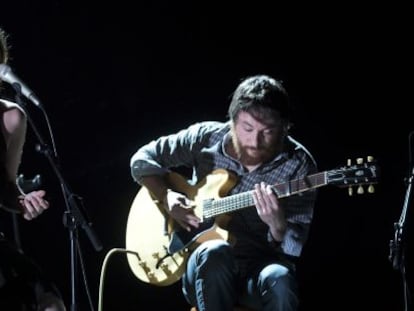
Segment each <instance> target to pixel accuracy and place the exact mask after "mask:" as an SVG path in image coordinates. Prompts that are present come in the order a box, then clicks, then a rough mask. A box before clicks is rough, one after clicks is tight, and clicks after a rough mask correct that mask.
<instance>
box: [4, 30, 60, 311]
mask: <svg viewBox="0 0 414 311" xmlns="http://www.w3.org/2000/svg"><path fill="white" fill-rule="evenodd" d="M6 39H7V35H6V33H5V32H4V31H3V30H2V29H1V28H0V64H1V65H2V67H1V70H2V73H1V75H0V77H1V79H0V91H2V90H3V89H2V87H3V86H2V85H1V81H2V80H4V81H6V82H9V83H10V81H7V80H6V78H7V77H8V78H10V77H14V75H11V71H8V69H9V67H8V66H7V65H6V63H7V61H8V57H9V54H8V53H9V49H8V45H7V40H6ZM6 69H7V70H6ZM5 70H6V71H5ZM5 77H6V78H5ZM15 82H16V81H15ZM17 82H18V83H19V81H17ZM13 83H14V82H13ZM20 88H21V92H22V94H23V95H25V96H26V97H28V98H29V99H32V100H33V97H30V94H32V92H30V90H29V89H28V88H27V87H26V86H25V85H24V84H21V85H20ZM28 90H29V93H27V92H28ZM34 98H35V97H34ZM35 99H36V98H35ZM0 123H1V125H0V128H1V135H0V136H1V137H0V310H27V311H35V310H36V311H37V310H42V311H65V310H66V308H65V305H64V303H63V300H62V298H61V295H60V293H59V291H58V289H57V288H56V286H55V285H54V284H53V283H52V282H50V281H49V280H47V279H45V277H44V275H43V274H42V272H41V269H40V268H39V267H38V265H37V264H36V263H34V262H33V261H32V260H31V259H30V258H28V257H27V256H26V255H25V254H24V253H23V251H22V250H21V249H19V248H18V247H17V246H16V245H15V244H14V243H13V242H12V241H11V240H10V239H9V238H8V236H6V235H5V233H4V232H2V230H3V228H2V227H3V224H4V223H5V221H7V220H11V217H10V215H9V214H10V213H14V214H19V215H21V217H23V218H24V219H26V220H32V219H34V218H36V217H38V216H39V215H41V214H42V213H43V212H44V211H45V210H47V209H48V208H49V202H48V201H47V200H46V199H45V195H46V192H45V191H44V190H34V191H31V192H29V193H24V192H23V191H22V189H20V188H19V187H18V186H17V183H16V178H17V173H18V169H19V164H20V161H21V158H22V152H23V145H24V142H25V137H26V128H27V120H26V116H25V113H24V111H23V110H22V109H21V108H20V107H19V105H17V104H16V103H14V102H12V101H10V100H7V99H0ZM4 227H5V226H4Z"/></svg>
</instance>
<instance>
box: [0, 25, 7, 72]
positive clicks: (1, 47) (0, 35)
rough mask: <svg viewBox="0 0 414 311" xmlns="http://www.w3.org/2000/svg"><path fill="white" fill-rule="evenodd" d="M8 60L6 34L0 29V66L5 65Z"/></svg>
mask: <svg viewBox="0 0 414 311" xmlns="http://www.w3.org/2000/svg"><path fill="white" fill-rule="evenodd" d="M8 58H9V46H8V45H7V34H6V32H5V31H4V30H3V29H1V28H0V64H3V63H7V60H8Z"/></svg>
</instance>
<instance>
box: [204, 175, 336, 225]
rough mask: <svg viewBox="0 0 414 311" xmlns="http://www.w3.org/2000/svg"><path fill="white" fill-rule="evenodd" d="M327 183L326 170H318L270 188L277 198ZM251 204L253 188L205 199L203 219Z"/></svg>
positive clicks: (252, 203)
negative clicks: (318, 171)
mask: <svg viewBox="0 0 414 311" xmlns="http://www.w3.org/2000/svg"><path fill="white" fill-rule="evenodd" d="M327 184H328V180H327V172H320V173H317V174H313V175H308V176H306V177H304V178H299V179H295V180H291V181H288V182H285V183H281V184H277V185H273V186H272V189H273V191H274V192H275V194H276V195H277V197H278V198H285V197H288V196H291V195H294V194H298V193H301V192H305V191H308V190H311V189H316V188H319V187H322V186H325V185H327ZM253 205H254V201H253V190H251V191H247V192H243V193H239V194H234V195H230V196H227V197H224V198H219V199H211V200H206V201H205V202H204V204H203V216H204V218H205V219H208V218H212V217H215V216H218V215H221V214H225V213H230V212H234V211H237V210H240V209H243V208H246V207H249V206H253Z"/></svg>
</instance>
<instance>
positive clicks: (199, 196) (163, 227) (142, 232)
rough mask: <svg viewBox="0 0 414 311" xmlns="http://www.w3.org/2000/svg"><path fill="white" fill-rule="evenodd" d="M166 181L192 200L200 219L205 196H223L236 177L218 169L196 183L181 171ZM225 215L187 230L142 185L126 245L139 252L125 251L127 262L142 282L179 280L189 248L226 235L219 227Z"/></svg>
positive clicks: (207, 197) (132, 210) (131, 213)
mask: <svg viewBox="0 0 414 311" xmlns="http://www.w3.org/2000/svg"><path fill="white" fill-rule="evenodd" d="M167 178H168V181H169V184H170V185H172V187H171V188H173V189H174V190H175V191H178V192H182V193H184V194H186V195H187V197H188V198H189V199H190V200H192V201H193V202H194V213H195V214H196V215H197V216H198V217H199V218H200V219H201V220H203V205H202V202H203V200H205V199H210V198H211V199H216V198H219V197H223V196H225V195H226V194H227V193H228V191H229V190H230V189H231V188H232V187H234V185H235V183H236V178H235V177H234V176H233V175H231V174H230V173H229V172H227V171H226V170H222V169H218V170H215V171H213V172H212V173H211V174H209V175H208V176H207V177H206V178H205V179H204V180H202V181H201V182H200V183H198V184H197V185H195V186H192V185H190V184H189V183H188V182H187V181H186V180H185V179H184V178H183V177H182V176H181V175H179V174H177V173H174V172H173V173H170V174H169V175H168V176H167ZM225 221H226V215H222V216H220V217H218V218H217V220H216V221H211V220H210V221H206V222H202V223H201V224H200V227H199V228H197V229H195V230H193V231H191V232H187V231H185V230H184V229H182V228H181V227H180V226H178V225H177V224H176V223H175V222H174V221H173V220H172V219H171V218H170V217H169V216H168V214H167V213H166V212H165V210H164V207H163V204H162V203H160V202H158V201H157V200H156V199H155V198H154V197H153V196H152V194H151V193H150V192H149V191H148V189H146V188H145V187H141V189H140V190H139V191H138V194H137V195H136V197H135V199H134V201H133V203H132V206H131V209H130V212H129V216H128V222H127V230H126V248H127V249H128V250H131V251H135V252H137V253H138V257H139V258H138V257H137V256H135V255H133V254H128V255H127V259H128V264H129V266H130V268H131V270H132V272H133V273H134V275H135V276H136V277H137V278H138V279H140V280H141V281H143V282H146V283H150V284H153V285H158V286H167V285H171V284H173V283H175V282H176V281H178V280H179V279H180V278H181V276H182V274H183V273H184V271H185V266H186V262H187V259H188V256H189V255H190V253H191V250H192V249H194V248H195V247H196V246H197V245H199V244H200V243H202V242H204V241H207V240H211V239H227V238H228V234H227V231H225V230H224V229H222V227H223V226H224V224H225Z"/></svg>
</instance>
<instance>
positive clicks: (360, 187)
mask: <svg viewBox="0 0 414 311" xmlns="http://www.w3.org/2000/svg"><path fill="white" fill-rule="evenodd" d="M357 193H358V194H364V187H362V186H359V187H358V190H357Z"/></svg>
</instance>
